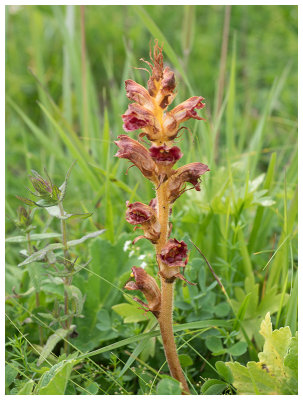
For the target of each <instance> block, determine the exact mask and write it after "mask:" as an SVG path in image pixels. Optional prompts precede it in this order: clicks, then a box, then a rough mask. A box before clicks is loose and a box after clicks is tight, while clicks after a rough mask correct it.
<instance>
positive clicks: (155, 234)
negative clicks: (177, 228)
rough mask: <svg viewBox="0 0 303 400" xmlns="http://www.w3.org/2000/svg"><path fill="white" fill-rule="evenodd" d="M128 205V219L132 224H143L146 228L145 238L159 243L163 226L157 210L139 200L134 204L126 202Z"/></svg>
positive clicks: (143, 227)
mask: <svg viewBox="0 0 303 400" xmlns="http://www.w3.org/2000/svg"><path fill="white" fill-rule="evenodd" d="M126 205H127V210H126V221H127V222H129V223H130V224H132V225H141V226H142V229H143V230H144V238H146V239H148V240H150V241H151V242H152V243H157V241H158V240H159V238H160V230H161V226H160V223H159V221H158V218H157V215H156V212H155V210H154V209H153V208H152V207H150V206H148V205H146V204H143V203H140V202H139V201H137V202H135V203H132V204H129V203H128V202H126ZM139 238H141V236H140V237H139ZM139 238H137V240H138V239H139ZM137 240H136V239H135V241H137Z"/></svg>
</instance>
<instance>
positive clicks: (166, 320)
mask: <svg viewBox="0 0 303 400" xmlns="http://www.w3.org/2000/svg"><path fill="white" fill-rule="evenodd" d="M157 202H158V218H159V222H160V225H161V235H160V239H159V241H158V244H157V245H156V252H157V255H158V254H160V252H161V250H162V248H163V246H164V245H165V243H166V242H167V239H168V218H169V203H168V201H167V194H166V191H165V187H164V185H160V187H159V188H158V190H157ZM159 268H160V271H162V269H163V268H165V267H164V266H163V265H162V264H161V263H160V265H159ZM173 307H174V283H172V282H170V283H168V282H166V280H165V278H164V277H162V276H161V310H160V315H159V318H158V321H159V325H160V331H161V336H162V340H163V347H164V351H165V356H166V360H167V363H168V366H169V370H170V373H171V376H172V377H173V378H175V379H177V380H178V381H179V382H181V384H182V387H183V391H182V394H190V391H189V388H188V385H187V382H186V379H185V377H184V374H183V371H182V368H181V365H180V361H179V358H178V353H177V348H176V343H175V338H174V333H173Z"/></svg>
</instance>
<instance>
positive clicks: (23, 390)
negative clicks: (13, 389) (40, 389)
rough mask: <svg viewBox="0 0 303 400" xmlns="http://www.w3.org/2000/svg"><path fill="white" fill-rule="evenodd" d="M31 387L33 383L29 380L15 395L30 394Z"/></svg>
mask: <svg viewBox="0 0 303 400" xmlns="http://www.w3.org/2000/svg"><path fill="white" fill-rule="evenodd" d="M33 387H34V381H33V380H31V379H30V380H29V381H27V382H26V383H25V385H23V387H22V388H21V389H20V390H19V392H18V393H17V395H21V394H23V395H26V394H32V390H33Z"/></svg>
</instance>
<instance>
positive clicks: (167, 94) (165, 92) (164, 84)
mask: <svg viewBox="0 0 303 400" xmlns="http://www.w3.org/2000/svg"><path fill="white" fill-rule="evenodd" d="M175 87H176V81H175V74H174V72H173V71H172V70H171V69H170V68H169V67H165V68H164V71H163V78H162V81H161V89H160V91H159V93H158V95H157V97H156V102H157V103H158V104H159V106H160V107H161V108H162V109H163V110H165V109H166V108H167V106H168V105H169V104H170V103H171V102H172V101H173V100H174V98H175V94H174V90H175Z"/></svg>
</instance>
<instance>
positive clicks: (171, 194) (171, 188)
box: [165, 162, 209, 203]
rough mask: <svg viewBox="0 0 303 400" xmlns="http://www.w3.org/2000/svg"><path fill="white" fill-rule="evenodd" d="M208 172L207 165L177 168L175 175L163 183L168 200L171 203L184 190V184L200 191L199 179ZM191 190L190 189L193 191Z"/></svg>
mask: <svg viewBox="0 0 303 400" xmlns="http://www.w3.org/2000/svg"><path fill="white" fill-rule="evenodd" d="M207 171H209V168H208V166H207V165H205V164H202V163H199V162H195V163H190V164H187V165H184V166H183V167H180V168H178V169H177V170H176V171H175V173H174V174H173V175H172V176H171V177H170V178H169V179H168V180H167V181H166V182H165V184H166V185H167V191H168V200H169V201H170V203H173V202H174V201H175V200H176V199H177V198H178V197H179V196H181V194H183V193H184V192H185V190H186V185H185V184H186V182H189V183H191V184H192V185H193V188H195V189H196V190H197V191H200V190H201V188H200V183H199V178H200V176H201V175H203V174H205V172H207ZM193 188H192V189H193Z"/></svg>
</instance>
